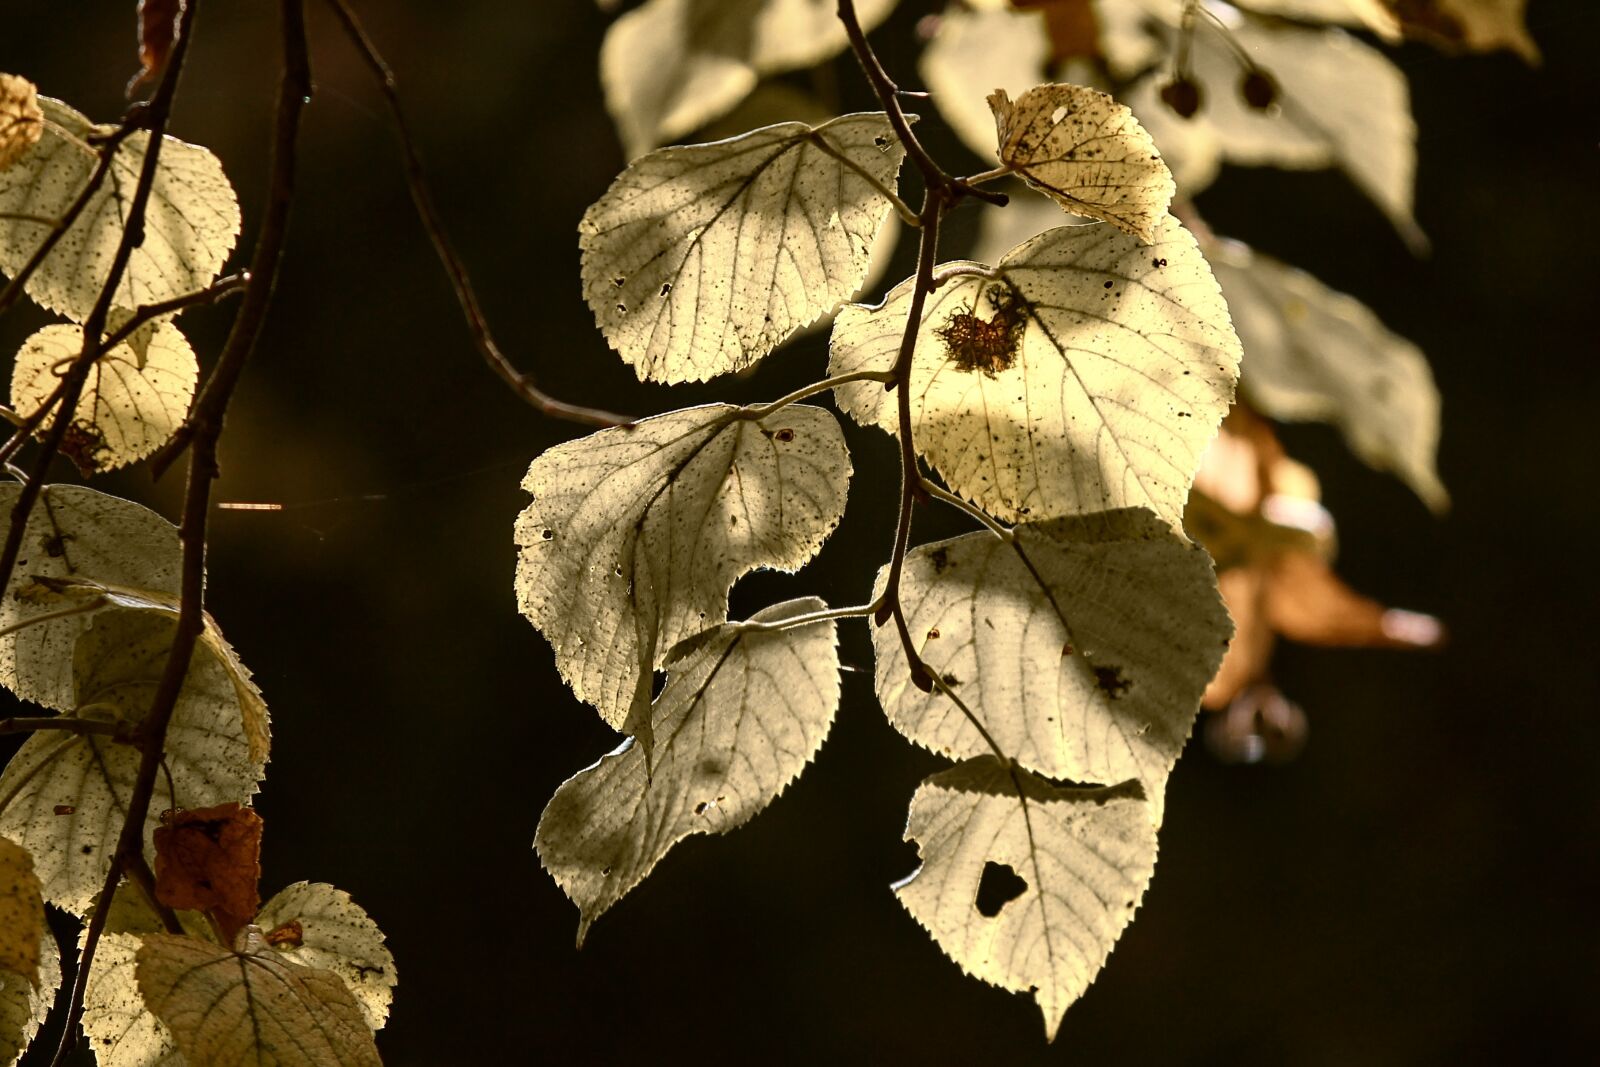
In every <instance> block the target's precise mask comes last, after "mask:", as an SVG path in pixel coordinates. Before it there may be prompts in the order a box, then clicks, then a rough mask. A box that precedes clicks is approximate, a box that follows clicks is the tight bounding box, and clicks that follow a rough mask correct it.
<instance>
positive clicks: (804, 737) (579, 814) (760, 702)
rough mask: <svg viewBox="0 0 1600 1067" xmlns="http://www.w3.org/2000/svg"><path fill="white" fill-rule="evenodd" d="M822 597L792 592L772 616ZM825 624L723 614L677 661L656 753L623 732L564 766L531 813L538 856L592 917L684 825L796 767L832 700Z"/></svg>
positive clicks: (713, 829) (679, 836) (733, 823)
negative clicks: (587, 762) (781, 626)
mask: <svg viewBox="0 0 1600 1067" xmlns="http://www.w3.org/2000/svg"><path fill="white" fill-rule="evenodd" d="M824 607H825V605H824V604H823V603H822V601H820V600H817V599H815V598H805V599H802V600H791V601H787V602H785V603H782V604H777V605H774V606H773V607H770V608H767V609H766V610H765V611H762V612H759V613H757V614H756V615H755V616H754V617H753V618H752V620H751V621H753V622H776V621H780V620H783V619H789V618H794V617H795V616H798V615H802V614H805V613H807V612H811V611H820V610H822V609H823V608H824ZM836 645H837V635H836V631H835V627H834V625H833V623H831V622H818V623H811V624H808V625H804V626H797V627H795V628H793V629H788V630H773V631H761V630H746V629H742V628H741V627H740V626H738V625H731V626H724V627H722V628H720V629H719V630H716V631H715V632H713V633H711V634H709V635H706V637H705V638H704V640H702V641H700V642H698V643H697V644H696V647H695V648H694V649H693V651H692V652H690V653H689V654H687V655H686V656H684V657H683V658H682V659H681V660H678V661H676V662H674V663H673V664H672V667H671V672H670V675H669V677H668V680H667V684H666V687H665V688H664V689H663V690H662V691H661V695H660V697H658V698H657V699H656V702H655V707H654V708H653V709H652V713H651V724H652V727H653V729H654V732H655V736H656V742H655V750H654V757H653V765H652V766H647V765H646V760H645V753H644V752H643V751H641V748H640V746H638V745H636V744H635V743H634V741H633V739H632V738H629V739H628V740H627V741H624V742H623V743H622V745H621V747H619V748H618V749H617V750H616V751H614V752H612V753H610V754H608V755H606V756H603V757H601V759H600V762H598V763H596V764H595V765H594V766H592V767H590V768H588V769H587V770H584V771H580V772H579V773H578V774H576V775H574V776H573V777H572V778H569V779H568V780H567V781H566V783H565V784H563V785H562V786H561V788H560V789H558V790H557V791H556V795H555V796H554V797H552V798H551V800H550V803H549V805H548V806H546V808H545V810H544V815H543V817H541V818H540V820H539V830H538V834H537V836H536V838H535V841H534V844H535V847H536V848H537V849H538V850H539V859H540V860H541V862H543V864H544V866H545V869H546V870H548V871H549V872H550V873H551V875H552V876H553V877H554V878H555V880H556V882H557V883H558V884H559V885H560V886H561V889H562V891H563V892H565V893H566V894H567V896H569V897H571V898H572V901H573V902H574V903H575V904H577V905H578V908H579V911H580V912H581V913H582V917H581V919H580V920H579V922H578V944H579V945H580V946H581V945H582V944H583V939H584V935H585V933H586V932H587V931H588V928H589V924H590V923H592V922H594V920H595V919H597V918H599V917H600V916H601V915H602V914H604V913H605V912H606V911H607V910H608V909H609V908H610V907H611V906H612V905H613V904H615V903H616V902H617V901H618V900H620V899H621V898H622V896H623V895H624V894H625V893H627V892H628V890H630V889H632V888H633V887H634V886H636V885H638V884H639V883H640V882H641V881H642V880H643V879H644V877H645V876H646V875H648V874H649V873H650V871H651V870H653V869H654V868H655V865H656V863H657V862H659V861H660V859H661V858H662V857H663V856H665V855H666V854H667V852H668V851H669V850H670V849H671V848H672V846H674V845H675V844H677V843H678V842H679V841H682V840H683V839H684V838H686V837H688V836H689V835H691V834H710V833H717V834H722V833H727V832H728V831H729V830H732V829H734V828H735V827H738V826H742V825H744V824H745V823H746V822H748V821H750V819H752V818H754V817H755V816H756V815H757V814H758V813H759V812H760V811H761V810H762V809H763V808H765V807H766V806H767V805H768V804H769V803H771V802H772V801H773V800H775V799H776V798H777V797H778V795H779V794H780V793H782V792H783V790H784V789H785V788H787V787H788V785H789V783H790V782H792V781H794V780H795V779H796V778H798V777H799V776H800V772H801V771H802V770H804V769H805V766H806V764H807V763H809V762H810V761H811V759H812V757H813V756H815V755H816V752H817V749H818V748H820V747H821V745H822V740H823V738H824V737H826V736H827V734H828V728H829V727H830V726H831V725H832V723H833V714H834V712H835V711H836V710H837V709H838V706H839V655H838V650H837V647H836Z"/></svg>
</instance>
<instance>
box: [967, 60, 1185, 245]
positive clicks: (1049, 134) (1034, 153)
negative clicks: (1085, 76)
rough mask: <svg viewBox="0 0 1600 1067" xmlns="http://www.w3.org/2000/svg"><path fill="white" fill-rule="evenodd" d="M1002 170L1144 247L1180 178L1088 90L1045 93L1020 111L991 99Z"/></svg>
mask: <svg viewBox="0 0 1600 1067" xmlns="http://www.w3.org/2000/svg"><path fill="white" fill-rule="evenodd" d="M989 107H990V108H991V109H992V110H993V111H994V121H995V129H996V133H997V136H998V139H999V145H1000V147H999V151H998V154H999V158H1000V162H1001V163H1004V164H1005V165H1006V166H1008V167H1010V168H1011V169H1012V170H1013V171H1014V172H1015V173H1016V174H1017V175H1019V176H1020V177H1021V178H1022V179H1023V180H1024V181H1026V182H1027V183H1028V184H1029V185H1031V186H1033V187H1034V188H1036V189H1038V190H1040V191H1041V192H1043V193H1045V194H1046V195H1047V196H1049V197H1050V198H1051V199H1052V200H1054V201H1055V202H1056V203H1058V204H1060V205H1061V206H1062V207H1063V208H1065V209H1066V210H1067V211H1070V212H1071V213H1072V214H1074V215H1082V216H1085V217H1087V218H1092V219H1099V220H1100V221H1102V222H1109V223H1111V225H1113V226H1115V227H1117V229H1119V230H1123V231H1124V232H1126V233H1130V234H1132V235H1133V236H1135V237H1137V238H1139V239H1140V240H1142V241H1147V242H1148V241H1152V240H1154V239H1155V233H1156V227H1157V226H1158V225H1159V224H1160V222H1161V220H1162V219H1163V218H1164V217H1165V216H1166V214H1167V205H1168V204H1170V203H1171V202H1172V193H1173V188H1174V187H1173V184H1172V175H1171V173H1169V172H1168V170H1167V165H1166V164H1165V163H1163V162H1161V156H1160V154H1159V153H1157V152H1156V147H1155V144H1154V142H1152V141H1151V140H1150V135H1149V134H1148V133H1146V132H1145V130H1144V127H1142V126H1140V125H1139V122H1138V120H1137V119H1135V118H1134V117H1133V113H1132V112H1131V111H1129V110H1128V109H1127V108H1126V107H1124V106H1123V105H1122V104H1119V103H1117V102H1116V101H1115V100H1113V99H1112V98H1111V97H1109V96H1107V95H1106V94H1105V93H1102V92H1099V91H1098V90H1095V89H1089V88H1086V87H1084V86H1082V85H1058V84H1051V85H1039V86H1035V87H1034V88H1032V89H1029V90H1028V91H1027V92H1025V93H1023V94H1022V96H1021V98H1019V99H1018V100H1017V102H1016V103H1014V104H1013V103H1012V102H1011V99H1010V97H1009V96H1007V95H1006V92H1005V90H1003V89H1001V90H996V91H995V92H994V93H993V94H992V95H991V96H990V97H989Z"/></svg>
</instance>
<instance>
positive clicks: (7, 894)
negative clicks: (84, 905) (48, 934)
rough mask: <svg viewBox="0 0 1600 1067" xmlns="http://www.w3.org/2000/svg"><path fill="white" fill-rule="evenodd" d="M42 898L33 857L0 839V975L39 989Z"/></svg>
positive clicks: (42, 916)
mask: <svg viewBox="0 0 1600 1067" xmlns="http://www.w3.org/2000/svg"><path fill="white" fill-rule="evenodd" d="M44 935H45V925H44V898H43V897H42V896H40V889H39V876H38V875H37V874H35V873H34V870H33V857H32V856H30V855H28V850H27V849H25V848H23V847H22V846H21V845H19V844H17V843H16V842H15V841H10V840H7V839H6V838H4V837H0V972H4V973H6V974H12V975H21V976H22V977H23V978H26V979H27V980H28V984H29V985H31V986H33V987H35V988H37V987H38V985H39V943H40V941H41V940H42V939H43V938H44Z"/></svg>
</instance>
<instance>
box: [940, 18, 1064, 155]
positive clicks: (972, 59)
mask: <svg viewBox="0 0 1600 1067" xmlns="http://www.w3.org/2000/svg"><path fill="white" fill-rule="evenodd" d="M1049 59H1050V44H1049V39H1048V37H1047V36H1046V33H1045V23H1044V19H1043V16H1041V15H1040V14H1039V13H1038V12H1033V11H1026V12H1024V11H1012V10H1010V9H1008V8H1004V7H999V8H995V9H994V10H981V11H975V10H968V9H966V8H963V7H959V6H956V5H952V6H951V7H949V8H948V9H947V10H946V11H945V13H944V15H943V16H941V17H940V19H939V32H938V33H937V34H935V35H934V38H933V40H931V41H929V42H928V47H927V48H925V49H923V52H922V59H921V61H920V63H919V65H918V71H919V72H920V73H921V75H922V80H923V82H924V84H926V85H927V87H928V89H929V91H930V92H932V93H933V102H934V105H935V106H936V107H938V109H939V114H940V115H941V116H942V117H943V118H944V120H945V122H947V123H949V124H950V128H951V129H953V130H954V131H955V132H956V135H957V136H959V137H960V138H961V140H962V142H963V143H964V144H965V145H966V146H967V147H968V148H969V149H971V150H972V152H973V153H974V154H975V155H977V157H978V158H979V159H984V160H988V159H993V158H994V145H995V141H994V114H993V112H991V111H990V110H989V107H988V106H987V102H986V98H987V97H988V95H989V94H990V93H991V92H993V91H994V90H996V89H1004V90H1005V91H1006V92H1010V93H1018V94H1020V93H1024V92H1026V91H1027V90H1029V89H1031V88H1032V87H1033V86H1035V85H1038V84H1039V83H1040V82H1043V81H1047V80H1048V66H1047V65H1048V62H1049Z"/></svg>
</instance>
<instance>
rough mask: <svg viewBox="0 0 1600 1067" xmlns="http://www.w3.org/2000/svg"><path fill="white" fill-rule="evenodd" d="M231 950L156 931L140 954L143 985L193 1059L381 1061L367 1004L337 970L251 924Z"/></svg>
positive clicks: (342, 1064) (314, 1065) (289, 1066)
mask: <svg viewBox="0 0 1600 1067" xmlns="http://www.w3.org/2000/svg"><path fill="white" fill-rule="evenodd" d="M240 940H241V942H242V944H241V948H240V950H239V951H232V950H229V949H226V948H223V947H221V946H220V945H213V944H210V943H208V942H205V941H199V940H196V939H194V938H191V937H175V936H172V935H170V934H150V935H147V936H146V937H145V938H144V941H143V943H142V944H141V945H140V946H139V950H138V954H137V957H136V959H137V964H136V972H137V977H138V983H139V991H140V992H141V993H142V994H143V995H144V1000H145V1003H146V1004H147V1005H149V1007H150V1010H151V1011H152V1012H153V1013H154V1014H155V1016H156V1017H157V1018H158V1019H160V1020H161V1021H162V1022H163V1023H165V1024H166V1025H167V1027H168V1029H169V1030H171V1032H172V1036H173V1039H174V1041H176V1043H177V1045H178V1048H179V1050H180V1051H182V1053H183V1055H184V1058H185V1059H186V1060H188V1061H189V1062H191V1063H196V1064H219V1065H220V1064H240V1065H246V1064H255V1065H260V1067H267V1065H269V1064H270V1065H276V1067H352V1065H377V1064H379V1063H380V1062H381V1061H380V1060H379V1059H378V1049H377V1046H376V1045H375V1044H373V1040H372V1030H371V1029H370V1028H369V1027H368V1026H367V1024H366V1021H365V1020H364V1019H363V1018H362V1015H361V1007H360V1005H358V1004H357V1003H356V1002H355V999H354V998H353V997H352V996H351V995H350V991H349V990H348V989H346V988H345V985H344V983H343V982H342V981H340V980H339V976H338V975H336V974H334V973H333V972H331V971H324V970H316V969H313V968H310V967H302V966H300V965H299V964H296V963H291V962H289V961H287V960H285V959H282V958H281V957H279V955H278V954H277V953H276V952H274V951H273V950H272V949H270V948H268V947H267V946H266V945H265V943H264V942H262V941H261V937H260V930H259V929H258V928H256V927H247V928H246V934H245V935H244V936H242V937H241V939H240Z"/></svg>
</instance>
